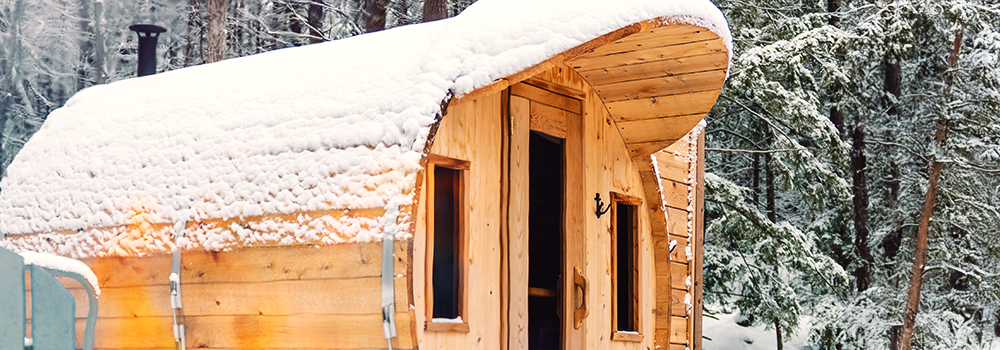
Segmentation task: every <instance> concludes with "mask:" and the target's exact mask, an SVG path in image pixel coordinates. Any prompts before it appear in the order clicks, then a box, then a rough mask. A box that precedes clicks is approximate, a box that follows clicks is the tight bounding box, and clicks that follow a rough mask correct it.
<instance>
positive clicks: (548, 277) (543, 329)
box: [501, 83, 589, 350]
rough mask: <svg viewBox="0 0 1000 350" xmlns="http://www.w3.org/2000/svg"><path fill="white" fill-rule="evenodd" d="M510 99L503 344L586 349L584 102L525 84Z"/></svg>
mask: <svg viewBox="0 0 1000 350" xmlns="http://www.w3.org/2000/svg"><path fill="white" fill-rule="evenodd" d="M508 103H509V104H508V111H509V112H508V113H507V114H508V117H509V120H508V123H506V124H507V127H508V128H509V130H506V131H505V134H506V135H505V136H506V137H505V139H506V140H507V142H506V146H505V153H506V154H505V168H506V169H507V170H506V171H505V175H506V179H503V180H502V181H503V182H504V184H505V185H506V186H504V187H505V191H504V192H505V193H504V197H505V199H504V201H505V203H504V209H505V210H504V215H505V216H506V217H505V218H504V220H505V223H506V230H504V233H505V236H504V237H503V238H504V239H503V240H502V242H503V243H504V250H505V254H503V258H504V262H503V264H502V266H503V267H502V270H503V271H501V275H502V276H503V279H504V280H505V283H503V285H502V288H503V289H504V291H503V292H504V293H503V297H502V298H503V299H504V300H503V301H502V302H501V304H502V305H503V306H502V309H503V311H504V312H503V315H501V318H502V319H503V320H502V321H501V323H502V324H503V325H504V326H505V327H504V328H503V338H504V341H505V342H506V346H505V347H504V348H505V349H526V350H535V349H539V350H548V349H583V348H585V347H586V344H585V338H584V336H585V334H586V329H585V328H586V326H585V325H584V322H583V319H584V318H586V316H587V314H588V313H589V311H588V307H589V303H588V301H587V300H586V299H587V297H586V294H587V292H588V290H587V289H588V285H587V284H588V280H587V277H586V276H584V275H583V271H585V270H586V269H585V268H584V267H585V266H584V263H585V257H586V252H585V249H586V240H585V236H584V234H583V215H584V210H585V209H584V205H585V201H586V198H585V196H584V195H583V145H582V136H583V135H582V128H583V121H582V103H581V101H580V100H578V99H575V98H571V97H568V96H564V95H560V94H558V93H555V92H552V91H548V90H545V89H542V88H540V87H537V86H533V85H529V84H525V83H521V84H517V85H514V86H512V87H511V90H510V95H509V98H508Z"/></svg>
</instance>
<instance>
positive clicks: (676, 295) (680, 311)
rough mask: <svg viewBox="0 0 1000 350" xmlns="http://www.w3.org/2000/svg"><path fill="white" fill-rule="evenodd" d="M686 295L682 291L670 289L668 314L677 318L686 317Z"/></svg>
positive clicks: (684, 291)
mask: <svg viewBox="0 0 1000 350" xmlns="http://www.w3.org/2000/svg"><path fill="white" fill-rule="evenodd" d="M687 294H688V292H687V291H686V290H683V289H671V291H670V314H671V315H673V316H678V317H687V316H688V315H687V305H686V304H684V298H685V296H686V295H687Z"/></svg>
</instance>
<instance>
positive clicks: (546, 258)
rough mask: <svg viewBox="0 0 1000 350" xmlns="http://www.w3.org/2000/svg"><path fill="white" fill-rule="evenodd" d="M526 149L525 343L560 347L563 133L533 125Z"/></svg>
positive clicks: (541, 349) (541, 348) (534, 348)
mask: <svg viewBox="0 0 1000 350" xmlns="http://www.w3.org/2000/svg"><path fill="white" fill-rule="evenodd" d="M528 154H529V156H528V157H529V158H528V203H530V205H529V206H528V349H530V350H549V349H561V345H562V338H563V337H562V329H563V327H562V317H561V316H562V315H561V313H562V310H560V308H559V304H560V301H561V299H560V298H561V297H560V296H561V295H563V291H562V290H561V289H562V288H560V283H559V280H560V277H561V276H560V271H562V269H563V264H562V262H563V251H562V247H563V197H564V195H563V191H564V187H565V186H564V178H565V177H564V176H563V168H564V167H563V163H564V160H563V139H559V138H555V137H551V136H548V135H545V134H541V133H538V132H534V131H532V132H531V138H530V140H529V144H528Z"/></svg>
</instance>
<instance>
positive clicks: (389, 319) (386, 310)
mask: <svg viewBox="0 0 1000 350" xmlns="http://www.w3.org/2000/svg"><path fill="white" fill-rule="evenodd" d="M393 254H394V249H393V237H392V234H391V233H386V234H385V236H384V237H383V238H382V330H383V331H384V332H385V338H386V339H390V338H394V337H395V336H396V301H395V292H394V291H395V285H394V281H393V277H394V276H393V275H392V272H393V271H392V266H393V259H394V257H393Z"/></svg>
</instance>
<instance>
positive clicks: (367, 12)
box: [364, 0, 389, 33]
mask: <svg viewBox="0 0 1000 350" xmlns="http://www.w3.org/2000/svg"><path fill="white" fill-rule="evenodd" d="M364 3H365V7H364V21H365V32H366V33H371V32H377V31H380V30H383V29H385V20H386V12H385V9H386V5H388V4H389V0H364Z"/></svg>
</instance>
